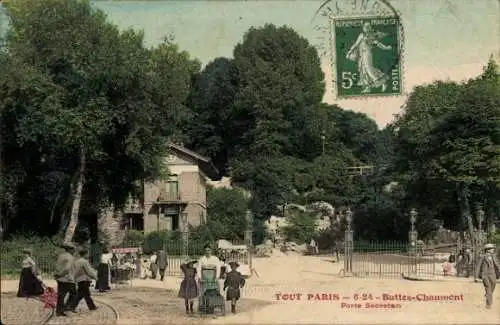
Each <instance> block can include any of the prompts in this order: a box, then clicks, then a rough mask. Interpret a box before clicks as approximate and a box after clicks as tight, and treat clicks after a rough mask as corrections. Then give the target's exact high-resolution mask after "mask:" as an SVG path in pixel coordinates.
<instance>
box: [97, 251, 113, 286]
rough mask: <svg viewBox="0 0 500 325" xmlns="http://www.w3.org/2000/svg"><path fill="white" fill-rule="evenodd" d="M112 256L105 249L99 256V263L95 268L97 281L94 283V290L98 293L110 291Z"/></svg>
mask: <svg viewBox="0 0 500 325" xmlns="http://www.w3.org/2000/svg"><path fill="white" fill-rule="evenodd" d="M112 257H113V254H110V253H109V251H108V250H107V249H104V251H103V252H102V254H101V261H100V263H99V266H98V267H97V281H96V286H95V288H96V290H99V292H104V291H109V290H111V288H110V286H109V276H110V267H109V266H110V264H111V258H112Z"/></svg>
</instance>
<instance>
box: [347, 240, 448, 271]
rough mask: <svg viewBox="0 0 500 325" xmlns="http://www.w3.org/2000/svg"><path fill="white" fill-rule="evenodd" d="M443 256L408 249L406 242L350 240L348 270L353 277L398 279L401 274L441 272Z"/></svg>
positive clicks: (444, 259)
mask: <svg viewBox="0 0 500 325" xmlns="http://www.w3.org/2000/svg"><path fill="white" fill-rule="evenodd" d="M446 259H447V257H444V256H441V255H436V254H434V253H425V252H419V253H415V251H414V250H411V249H409V245H408V243H400V242H385V243H383V242H382V243H380V242H370V243H366V242H365V243H363V242H358V243H356V242H355V243H354V252H353V255H352V273H353V274H354V275H355V276H366V277H380V278H400V277H401V275H402V274H410V275H418V276H425V277H430V276H440V275H443V271H442V264H443V263H444V262H445V261H446Z"/></svg>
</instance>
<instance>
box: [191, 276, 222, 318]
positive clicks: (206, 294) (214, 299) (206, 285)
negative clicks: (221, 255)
mask: <svg viewBox="0 0 500 325" xmlns="http://www.w3.org/2000/svg"><path fill="white" fill-rule="evenodd" d="M217 309H218V310H219V311H220V312H221V314H222V315H223V316H225V315H226V304H225V301H224V297H223V296H222V294H221V292H220V285H219V282H218V280H217V267H215V266H204V267H202V269H201V279H200V297H199V303H198V310H199V312H201V313H203V314H215V310H217Z"/></svg>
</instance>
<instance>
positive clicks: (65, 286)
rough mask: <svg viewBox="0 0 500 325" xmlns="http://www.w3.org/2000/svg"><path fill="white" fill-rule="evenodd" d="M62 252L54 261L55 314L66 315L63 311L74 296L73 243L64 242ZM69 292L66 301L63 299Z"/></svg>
mask: <svg viewBox="0 0 500 325" xmlns="http://www.w3.org/2000/svg"><path fill="white" fill-rule="evenodd" d="M62 247H63V248H64V252H62V253H61V254H59V256H58V257H57V261H56V272H55V278H56V281H57V307H56V316H67V315H66V314H65V313H64V312H65V311H66V310H68V306H69V303H70V302H71V301H73V300H74V299H75V297H76V284H75V258H74V256H73V254H74V252H75V245H73V244H72V243H65V244H63V245H62ZM68 293H69V298H68V303H67V304H66V305H65V303H64V300H65V298H66V295H67V294H68Z"/></svg>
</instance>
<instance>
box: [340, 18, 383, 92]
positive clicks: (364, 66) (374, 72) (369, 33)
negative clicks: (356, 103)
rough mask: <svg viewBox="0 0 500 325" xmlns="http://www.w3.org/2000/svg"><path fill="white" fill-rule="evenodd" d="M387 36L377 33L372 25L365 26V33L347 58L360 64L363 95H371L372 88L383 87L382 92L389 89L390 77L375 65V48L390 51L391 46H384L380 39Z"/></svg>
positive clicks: (359, 81) (359, 70)
mask: <svg viewBox="0 0 500 325" xmlns="http://www.w3.org/2000/svg"><path fill="white" fill-rule="evenodd" d="M384 35H385V34H384V33H381V32H375V31H373V29H372V26H371V25H370V23H368V22H366V23H364V24H363V31H362V32H361V33H360V34H359V36H358V38H357V40H356V42H355V43H354V44H353V45H352V46H351V48H350V49H349V51H348V52H347V55H346V58H347V59H348V60H351V61H357V63H358V73H359V79H358V83H357V84H358V86H361V87H363V90H362V91H361V92H362V93H369V92H370V91H371V88H377V87H382V92H384V91H385V90H386V88H387V81H388V76H387V75H386V74H385V73H383V72H382V71H380V70H379V69H377V68H376V67H375V66H374V65H373V46H377V47H378V48H381V49H383V50H390V49H391V48H392V47H391V46H390V45H384V44H382V43H381V42H380V41H379V40H378V39H379V38H381V37H383V36H384Z"/></svg>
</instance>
